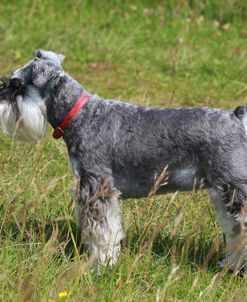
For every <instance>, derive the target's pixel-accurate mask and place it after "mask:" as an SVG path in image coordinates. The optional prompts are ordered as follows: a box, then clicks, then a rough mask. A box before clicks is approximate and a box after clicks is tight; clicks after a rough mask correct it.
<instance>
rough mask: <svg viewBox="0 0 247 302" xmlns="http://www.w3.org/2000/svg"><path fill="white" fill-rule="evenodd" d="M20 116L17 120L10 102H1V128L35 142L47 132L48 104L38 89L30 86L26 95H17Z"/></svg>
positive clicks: (14, 136)
mask: <svg viewBox="0 0 247 302" xmlns="http://www.w3.org/2000/svg"><path fill="white" fill-rule="evenodd" d="M16 101H17V105H18V108H19V112H20V117H19V119H18V120H17V119H16V115H15V113H14V112H13V109H12V107H11V105H10V104H9V103H8V102H6V103H5V102H3V103H1V104H0V128H1V130H2V131H3V132H4V133H5V134H7V135H10V136H12V137H13V138H15V139H18V140H21V141H25V142H33V141H39V140H40V139H43V138H45V136H46V133H47V120H46V106H45V102H44V100H43V99H42V98H41V97H40V95H39V93H38V91H37V90H36V89H35V88H34V87H32V86H29V87H28V89H27V93H26V94H25V95H24V96H21V95H19V96H17V98H16Z"/></svg>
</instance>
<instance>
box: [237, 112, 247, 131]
mask: <svg viewBox="0 0 247 302" xmlns="http://www.w3.org/2000/svg"><path fill="white" fill-rule="evenodd" d="M234 114H235V115H236V116H237V117H238V118H239V119H240V120H241V121H242V123H243V125H244V129H245V132H246V135H247V106H238V107H237V108H236V109H235V110H234Z"/></svg>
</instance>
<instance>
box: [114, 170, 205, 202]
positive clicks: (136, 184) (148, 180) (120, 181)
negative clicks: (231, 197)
mask: <svg viewBox="0 0 247 302" xmlns="http://www.w3.org/2000/svg"><path fill="white" fill-rule="evenodd" d="M154 175H155V173H150V174H149V175H146V177H144V175H136V177H129V178H128V177H127V178H126V176H124V175H123V176H122V177H121V176H120V175H118V176H115V186H116V187H117V188H118V189H119V190H120V191H121V193H122V194H121V196H122V198H140V197H145V196H147V195H148V194H149V192H150V191H151V189H152V187H153V186H154V179H155V176H154ZM209 187H210V186H209V184H208V182H207V180H206V179H205V177H203V176H202V175H200V173H199V171H198V169H197V168H196V167H188V168H180V169H175V170H171V171H169V172H168V178H167V181H166V184H163V185H161V186H160V188H159V190H158V191H157V194H165V193H171V192H176V191H193V190H196V189H200V188H209Z"/></svg>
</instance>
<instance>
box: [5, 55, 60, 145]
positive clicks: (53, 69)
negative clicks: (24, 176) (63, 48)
mask: <svg viewBox="0 0 247 302" xmlns="http://www.w3.org/2000/svg"><path fill="white" fill-rule="evenodd" d="M35 55H36V56H35V58H34V59H33V60H31V61H29V62H28V63H27V64H25V65H24V66H23V67H21V68H19V69H17V70H16V71H14V73H13V74H12V76H10V77H8V78H1V79H0V128H1V129H2V130H3V132H5V133H6V134H8V135H11V136H13V137H15V138H17V139H19V140H23V141H37V140H40V139H41V138H43V137H44V136H45V134H46V130H47V120H46V105H45V101H46V98H47V94H48V91H49V89H51V86H52V85H54V82H55V81H56V79H58V77H59V76H60V75H61V74H62V73H63V70H62V67H61V63H62V62H63V60H64V56H63V55H61V54H56V53H54V52H52V51H44V50H37V51H36V52H35Z"/></svg>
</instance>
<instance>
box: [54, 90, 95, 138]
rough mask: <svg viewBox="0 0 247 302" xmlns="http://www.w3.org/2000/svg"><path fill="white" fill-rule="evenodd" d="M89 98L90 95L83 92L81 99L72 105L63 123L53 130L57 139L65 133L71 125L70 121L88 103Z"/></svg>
mask: <svg viewBox="0 0 247 302" xmlns="http://www.w3.org/2000/svg"><path fill="white" fill-rule="evenodd" d="M88 100H89V95H88V94H86V93H83V95H82V96H81V97H80V98H79V100H78V101H77V102H76V103H75V105H74V106H73V107H72V109H71V110H70V112H69V113H68V114H67V115H66V116H65V118H64V120H63V121H62V123H61V124H60V125H59V126H58V127H57V128H56V129H55V130H54V131H53V134H52V136H53V137H54V138H55V139H58V138H60V137H61V136H63V135H64V130H65V129H67V128H68V127H69V124H70V122H71V121H72V120H73V118H74V117H75V116H76V115H77V113H78V112H79V111H80V109H81V108H82V107H83V106H84V105H85V104H86V103H87V101H88Z"/></svg>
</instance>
